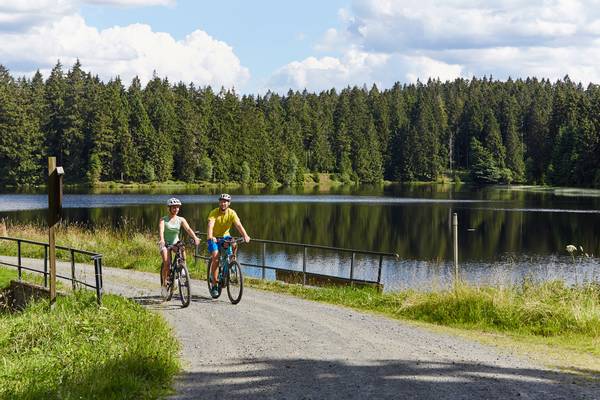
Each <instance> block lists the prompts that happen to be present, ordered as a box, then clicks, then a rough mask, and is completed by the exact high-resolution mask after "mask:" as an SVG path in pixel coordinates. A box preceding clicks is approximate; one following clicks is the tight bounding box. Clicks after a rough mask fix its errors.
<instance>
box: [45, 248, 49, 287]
mask: <svg viewBox="0 0 600 400" xmlns="http://www.w3.org/2000/svg"><path fill="white" fill-rule="evenodd" d="M44 287H48V246H47V245H44Z"/></svg>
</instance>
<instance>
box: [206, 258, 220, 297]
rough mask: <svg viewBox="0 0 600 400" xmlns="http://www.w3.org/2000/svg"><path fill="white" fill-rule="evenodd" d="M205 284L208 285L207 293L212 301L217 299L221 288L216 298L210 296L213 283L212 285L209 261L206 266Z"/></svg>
mask: <svg viewBox="0 0 600 400" xmlns="http://www.w3.org/2000/svg"><path fill="white" fill-rule="evenodd" d="M206 271H207V272H206V283H207V284H208V293H210V296H211V297H212V298H213V299H218V298H219V296H221V287H220V286H219V293H218V294H217V295H216V296H213V294H212V288H213V283H212V276H211V275H210V260H208V263H207V265H206Z"/></svg>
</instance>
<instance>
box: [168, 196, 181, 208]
mask: <svg viewBox="0 0 600 400" xmlns="http://www.w3.org/2000/svg"><path fill="white" fill-rule="evenodd" d="M167 205H168V206H169V207H171V206H180V205H181V201H179V199H176V198H175V197H172V198H170V199H169V200H168V201H167Z"/></svg>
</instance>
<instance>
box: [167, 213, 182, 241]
mask: <svg viewBox="0 0 600 400" xmlns="http://www.w3.org/2000/svg"><path fill="white" fill-rule="evenodd" d="M163 221H165V234H164V236H165V244H166V245H167V246H171V245H172V244H175V243H177V241H178V240H179V230H180V229H181V218H179V217H175V218H174V219H173V221H169V216H166V217H163Z"/></svg>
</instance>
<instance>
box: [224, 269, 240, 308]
mask: <svg viewBox="0 0 600 400" xmlns="http://www.w3.org/2000/svg"><path fill="white" fill-rule="evenodd" d="M226 285H227V296H228V297H229V301H231V304H237V303H239V302H240V300H242V293H243V292H244V276H243V275H242V266H241V265H240V263H239V262H237V261H232V262H231V263H230V264H229V268H228V271H227V283H226Z"/></svg>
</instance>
